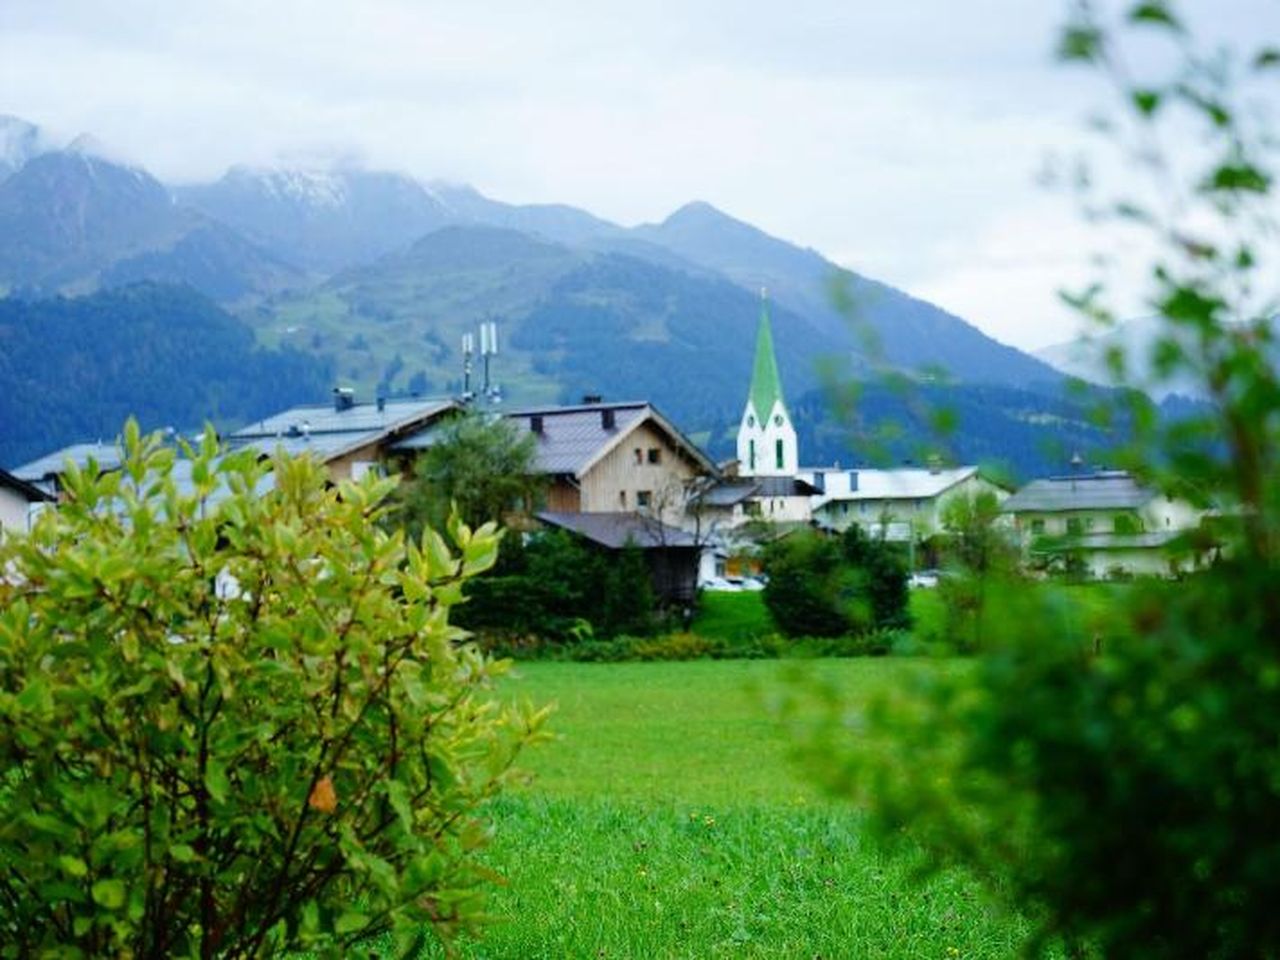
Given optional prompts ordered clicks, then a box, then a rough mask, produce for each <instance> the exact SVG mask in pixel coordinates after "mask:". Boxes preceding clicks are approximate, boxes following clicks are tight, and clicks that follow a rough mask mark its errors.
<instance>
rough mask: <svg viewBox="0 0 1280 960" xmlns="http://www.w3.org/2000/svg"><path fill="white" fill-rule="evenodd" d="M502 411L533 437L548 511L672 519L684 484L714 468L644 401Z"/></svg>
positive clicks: (590, 401)
mask: <svg viewBox="0 0 1280 960" xmlns="http://www.w3.org/2000/svg"><path fill="white" fill-rule="evenodd" d="M506 418H507V420H508V422H510V423H512V424H514V425H515V426H516V428H517V429H518V430H519V431H520V433H521V435H523V434H526V433H527V434H532V436H533V437H534V444H535V446H534V460H533V464H534V469H535V470H536V471H537V472H538V473H540V474H543V475H545V476H546V477H547V478H548V479H549V481H550V484H549V487H548V490H547V495H546V503H545V506H546V509H547V510H548V511H549V512H551V513H556V514H563V513H614V514H619V513H620V514H626V513H639V514H643V515H646V516H649V517H651V518H653V519H655V520H658V521H661V522H663V523H666V524H670V525H672V526H676V525H678V524H679V522H680V521H681V519H682V517H683V516H684V507H685V497H686V495H687V491H688V490H689V488H690V486H691V485H693V484H695V483H696V481H697V480H698V479H699V478H705V477H710V476H714V475H715V473H716V467H715V464H713V463H712V462H711V461H710V460H709V459H708V458H707V455H706V454H704V453H703V452H702V451H701V450H700V449H699V448H698V446H697V445H696V444H694V443H693V442H692V441H690V440H689V439H688V438H687V437H685V435H684V434H683V433H681V432H680V430H679V429H677V428H676V427H675V425H674V424H672V423H671V421H670V420H668V419H667V418H666V417H665V416H663V415H662V414H661V413H660V412H658V410H656V409H655V408H654V407H653V406H652V405H651V404H648V403H644V402H638V401H637V402H630V403H604V402H601V401H600V400H599V399H598V398H595V397H589V398H584V402H583V403H581V404H576V405H571V406H545V407H530V408H527V409H521V410H514V411H511V412H509V413H507V414H506Z"/></svg>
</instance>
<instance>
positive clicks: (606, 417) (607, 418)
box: [600, 407, 617, 430]
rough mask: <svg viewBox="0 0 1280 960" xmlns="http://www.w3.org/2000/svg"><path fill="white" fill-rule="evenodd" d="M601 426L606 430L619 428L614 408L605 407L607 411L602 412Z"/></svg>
mask: <svg viewBox="0 0 1280 960" xmlns="http://www.w3.org/2000/svg"><path fill="white" fill-rule="evenodd" d="M600 426H602V427H604V428H605V429H606V430H612V429H613V428H614V427H615V426H617V420H616V418H615V416H614V409H613V407H605V409H603V410H601V411H600Z"/></svg>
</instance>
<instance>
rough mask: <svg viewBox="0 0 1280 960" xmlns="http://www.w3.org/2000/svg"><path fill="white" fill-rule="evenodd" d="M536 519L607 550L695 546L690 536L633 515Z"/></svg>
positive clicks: (557, 515) (560, 515) (543, 516)
mask: <svg viewBox="0 0 1280 960" xmlns="http://www.w3.org/2000/svg"><path fill="white" fill-rule="evenodd" d="M536 516H537V518H538V519H539V520H541V521H542V522H543V523H545V524H548V525H549V526H553V527H558V528H559V529H561V530H568V531H569V532H570V533H574V534H577V535H578V536H580V537H582V538H584V539H586V540H590V541H591V542H592V543H595V544H599V545H600V546H602V547H608V548H609V549H610V550H621V549H623V548H624V547H628V546H635V547H639V548H640V549H641V550H660V549H666V548H671V547H680V548H691V547H697V546H698V541H697V539H696V538H695V537H694V536H693V535H692V534H690V533H688V532H686V531H684V530H681V529H679V528H678V527H672V526H668V525H667V524H665V523H660V522H659V521H658V520H656V519H651V518H649V517H644V516H641V515H640V514H637V513H555V512H551V511H543V512H541V513H539V514H537V515H536Z"/></svg>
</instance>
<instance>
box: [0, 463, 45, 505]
mask: <svg viewBox="0 0 1280 960" xmlns="http://www.w3.org/2000/svg"><path fill="white" fill-rule="evenodd" d="M0 487H7V488H8V489H10V490H13V491H14V492H16V493H17V494H18V495H19V496H21V497H23V498H24V499H25V500H26V501H27V502H28V503H40V502H42V501H46V500H52V499H54V497H53V494H50V493H46V492H45V491H44V490H41V489H40V488H39V487H37V486H34V485H32V484H30V483H28V482H27V481H26V480H23V479H21V478H20V477H15V476H14V475H13V474H12V473H10V472H9V471H8V470H5V469H4V468H2V467H0Z"/></svg>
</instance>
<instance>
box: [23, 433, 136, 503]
mask: <svg viewBox="0 0 1280 960" xmlns="http://www.w3.org/2000/svg"><path fill="white" fill-rule="evenodd" d="M68 463H74V464H75V465H76V466H77V467H78V468H79V469H81V470H85V469H87V468H88V467H89V465H90V464H96V465H97V468H98V469H99V470H101V471H108V470H117V469H119V467H120V447H119V446H118V445H117V444H115V443H114V442H113V443H103V442H102V441H100V440H99V441H97V442H95V443H73V444H71V445H69V446H66V447H62V448H60V449H58V450H54V451H53V452H52V453H46V454H45V455H44V456H42V457H37V458H36V459H35V460H32V461H30V462H28V463H24V464H22V466H20V467H14V469H13V475H14V476H15V477H17V478H18V479H20V480H25V481H26V482H27V483H30V484H32V485H34V486H36V487H39V488H40V489H41V490H43V491H44V492H45V493H48V494H52V495H53V496H54V497H55V498H56V497H57V496H58V494H59V493H60V491H61V489H62V475H63V474H64V473H65V472H66V470H67V464H68Z"/></svg>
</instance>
